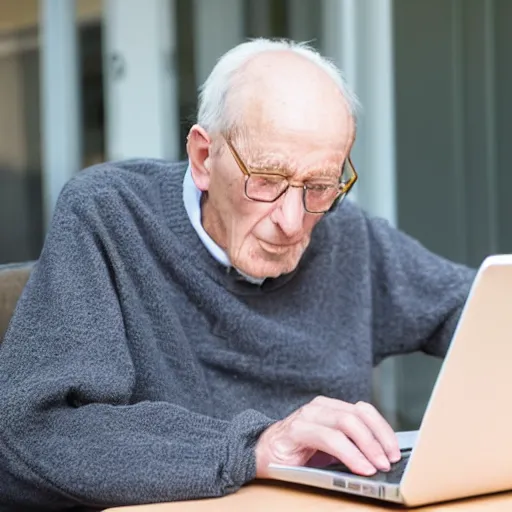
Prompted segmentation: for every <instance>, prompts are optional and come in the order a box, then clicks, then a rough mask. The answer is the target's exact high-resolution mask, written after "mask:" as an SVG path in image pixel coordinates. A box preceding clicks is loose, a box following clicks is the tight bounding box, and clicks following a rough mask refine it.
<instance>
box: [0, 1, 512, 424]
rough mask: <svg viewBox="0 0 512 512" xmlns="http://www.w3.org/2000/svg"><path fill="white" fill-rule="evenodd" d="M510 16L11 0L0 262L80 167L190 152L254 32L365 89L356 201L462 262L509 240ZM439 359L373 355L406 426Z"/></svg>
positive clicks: (414, 8) (381, 394)
mask: <svg viewBox="0 0 512 512" xmlns="http://www.w3.org/2000/svg"><path fill="white" fill-rule="evenodd" d="M511 22H512V1H511V0H0V263H7V262H17V261H25V260H33V259H37V258H38V255H39V252H40V250H41V247H42V244H43V241H44V236H45V230H46V226H47V224H48V220H49V219H50V218H51V214H52V210H53V207H54V204H55V201H56V198H57V197H58V194H59V192H60V190H61V188H62V186H63V185H64V183H65V182H66V181H67V180H68V179H69V178H70V177H71V176H73V174H75V173H76V172H78V171H79V170H80V169H82V168H84V167H86V166H89V165H91V164H94V163H97V162H101V161H105V160H112V159H119V158H130V157H139V156H148V157H150V156H152V157H158V158H165V159H170V160H177V159H180V158H184V156H185V136H186V132H187V131H188V128H189V127H190V125H191V123H192V122H193V121H194V115H195V111H196V92H197V87H198V86H199V85H200V84H201V83H202V81H203V80H204V79H205V78H206V76H207V74H208V73H209V71H210V69H211V68H212V66H213V65H214V63H215V61H216V59H217V58H218V57H219V56H220V55H221V54H222V53H223V52H224V51H226V50H228V49H229V48H230V47H232V46H233V45H235V44H237V43H238V42H241V41H243V40H244V39H246V38H249V37H258V36H265V37H287V38H292V39H296V40H301V41H310V42H311V44H312V45H314V46H315V47H317V48H318V49H320V50H321V51H322V52H323V53H324V54H325V55H327V56H328V57H330V58H332V59H333V60H334V61H335V62H336V63H337V64H338V65H339V66H340V67H341V69H342V71H343V72H344V74H345V76H346V78H347V80H348V81H349V83H350V84H351V86H352V87H353V89H354V90H355V91H356V93H357V94H358V96H359V98H360V100H361V103H362V107H363V110H362V112H361V114H360V118H359V132H358V139H357V142H356V147H355V149H354V153H353V160H354V163H355V165H356V168H357V169H358V171H359V174H360V181H359V182H358V184H357V186H356V190H355V192H354V194H353V198H354V200H356V201H358V202H359V203H360V204H361V205H362V206H363V207H364V208H366V209H367V210H368V211H370V213H372V214H376V215H380V216H383V217H386V218H387V219H389V221H390V222H392V223H393V224H395V225H397V226H398V227H399V228H401V229H403V230H405V231H406V232H407V233H409V234H411V235H413V236H414V237H416V238H418V239H419V240H420V241H421V242H422V243H423V244H425V245H426V246H427V247H428V248H429V249H431V250H433V251H435V252H437V253H440V254H442V255H443V256H446V257H448V258H451V259H452V260H455V261H459V262H463V263H467V264H470V265H473V266H477V265H478V264H479V263H480V262H481V260H482V259H483V258H484V257H485V256H486V255H487V254H489V253H496V252H512V228H511V225H510V219H512V201H511V200H510V199H509V194H510V192H511V191H512V173H511V172H510V171H511V168H512V144H511V143H510V137H511V135H512V116H511V113H512V94H511V92H510V91H512V59H511V58H510V52H511V48H512V32H511V31H510V26H511ZM482 343H485V340H482ZM439 365H440V363H439V361H436V360H433V359H431V358H429V357H427V356H422V355H412V356H407V357H400V358H396V359H392V360H389V361H386V362H385V363H384V364H383V365H382V366H381V367H380V368H379V369H377V371H376V374H375V400H376V402H377V403H378V405H379V407H380V408H381V409H382V410H383V412H384V413H385V415H386V417H387V418H388V419H389V420H390V421H391V423H392V424H393V425H394V426H395V427H396V428H402V429H407V428H416V427H417V426H418V424H419V422H420V421H421V417H422V415H423V412H424V408H425V405H426V403H427V400H428V397H429V395H430V392H431V389H432V385H433V383H434V380H435V377H436V375H437V372H438V371H439Z"/></svg>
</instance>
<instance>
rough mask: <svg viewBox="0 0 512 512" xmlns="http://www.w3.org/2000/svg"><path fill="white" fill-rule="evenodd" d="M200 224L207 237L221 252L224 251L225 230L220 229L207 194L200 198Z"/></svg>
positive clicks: (204, 193)
mask: <svg viewBox="0 0 512 512" xmlns="http://www.w3.org/2000/svg"><path fill="white" fill-rule="evenodd" d="M201 224H202V225H203V228H204V230H205V231H206V233H208V236H209V237H210V238H211V239H212V240H213V241H214V242H215V243H216V244H217V245H218V246H219V247H220V248H221V249H222V250H223V251H226V248H227V244H226V243H225V240H226V230H225V229H223V228H222V223H221V221H220V218H219V215H218V214H217V212H216V211H215V210H214V208H213V207H212V205H211V203H210V201H209V198H208V193H207V192H203V194H202V196H201Z"/></svg>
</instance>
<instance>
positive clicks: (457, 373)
mask: <svg viewBox="0 0 512 512" xmlns="http://www.w3.org/2000/svg"><path fill="white" fill-rule="evenodd" d="M398 439H399V443H400V444H401V450H402V459H401V460H400V461H399V462H398V463H396V464H395V465H393V466H392V469H391V471H390V472H388V473H385V472H378V473H377V474H375V475H372V476H370V477H364V476H358V475H355V474H353V473H351V472H350V471H349V470H348V468H346V467H344V466H343V465H341V464H338V465H331V466H327V467H325V468H321V469H318V468H310V467H290V466H283V465H278V464H272V465H271V466H270V474H271V477H272V478H275V479H277V480H284V481H288V482H294V483H298V484H304V485H310V486H315V487H320V488H324V489H329V490H333V491H339V492H342V493H349V494H353V495H361V496H365V497H368V498H372V499H375V500H382V501H388V502H394V503H400V504H403V505H405V506H420V505H426V504H431V503H437V502H443V501H448V500H453V499H459V498H466V497H470V496H478V495H483V494H490V493H495V492H499V491H506V490H512V255H496V256H490V257H488V258H487V259H486V260H485V261H484V262H483V263H482V265H481V267H480V268H479V270H478V273H477V275H476V277H475V280H474V282H473V285H472V287H471V290H470V293H469V295H468V298H467V300H466V303H465V305H464V309H463V312H462V315H461V317H460V319H459V322H458V325H457V328H456V330H455V333H454V335H453V339H452V342H451V345H450V348H449V350H448V353H447V355H446V357H445V359H444V361H443V365H442V367H441V371H440V372H439V375H438V378H437V381H436V384H435V386H434V389H433V392H432V395H431V397H430V400H429V402H428V405H427V408H426V411H425V414H424V416H423V420H422V422H421V425H420V428H419V430H418V431H417V432H406V433H399V434H398Z"/></svg>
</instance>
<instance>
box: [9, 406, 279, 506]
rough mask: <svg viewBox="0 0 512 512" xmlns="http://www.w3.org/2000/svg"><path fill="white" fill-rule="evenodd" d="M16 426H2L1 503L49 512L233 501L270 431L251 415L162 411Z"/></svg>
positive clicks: (118, 409) (107, 410)
mask: <svg viewBox="0 0 512 512" xmlns="http://www.w3.org/2000/svg"><path fill="white" fill-rule="evenodd" d="M18 421H20V422H23V421H24V422H26V423H27V425H30V428H29V429H23V428H18V426H17V422H18ZM18 421H15V420H14V418H13V417H12V415H11V421H10V422H7V421H5V420H2V421H0V423H1V424H2V425H1V431H0V432H1V433H0V440H1V442H0V452H1V453H0V457H1V460H2V461H4V463H2V464H1V465H0V477H1V478H0V504H2V505H5V506H6V505H11V506H14V505H15V506H16V507H18V508H21V507H27V508H28V507H30V506H35V505H37V506H39V507H41V508H43V507H48V508H51V507H54V508H53V509H55V510H61V509H64V508H66V507H70V506H78V505H82V506H88V507H92V508H105V507H113V506H121V505H130V504H141V503H155V502H163V501H176V500H186V499H195V498H196V499H198V498H205V497H214V496H222V495H225V494H228V493H231V492H234V491H236V490H237V489H238V488H239V487H240V486H242V485H243V484H244V483H246V482H248V481H250V480H252V479H253V478H254V477H255V458H254V446H255V444H256V441H257V438H258V437H259V434H260V433H261V431H262V430H264V429H265V428H266V427H267V426H268V425H269V424H270V423H271V421H270V420H269V419H268V418H266V417H264V416H263V415H261V414H259V413H257V412H255V411H246V412H244V413H242V414H240V415H238V416H236V417H235V418H234V419H233V420H232V421H229V422H227V421H221V420H217V419H212V418H208V417H206V416H202V415H199V414H194V413H191V412H189V411H186V410H185V409H182V408H179V407H176V406H173V405H171V404H168V403H162V402H154V403H149V402H146V403H141V404H137V405H133V406H107V405H88V406H84V407H80V408H78V409H73V408H70V409H69V410H66V409H62V408H59V410H57V409H56V410H54V411H47V412H46V413H45V414H44V415H42V416H39V417H32V418H23V417H21V415H18ZM46 425H48V427H47V428H45V426H46ZM56 425H58V428H57V426H56Z"/></svg>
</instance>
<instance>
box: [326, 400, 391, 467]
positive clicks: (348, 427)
mask: <svg viewBox="0 0 512 512" xmlns="http://www.w3.org/2000/svg"><path fill="white" fill-rule="evenodd" d="M331 410H332V409H331ZM334 414H335V415H336V419H337V424H336V428H337V429H338V430H340V431H341V432H343V433H344V434H345V435H346V436H347V437H348V438H349V439H350V440H351V441H352V442H353V443H354V444H355V445H356V446H357V447H358V449H359V450H360V451H361V453H362V454H363V455H364V456H365V457H366V458H367V459H368V460H369V461H370V463H371V464H372V465H373V466H375V467H376V468H378V469H380V470H382V471H389V469H390V467H391V466H390V463H389V459H388V457H387V455H386V453H385V452H384V449H383V448H382V446H381V444H380V443H379V441H377V439H376V438H375V437H374V435H373V433H372V431H371V430H370V429H369V428H368V426H367V425H366V424H365V423H364V422H363V421H362V420H361V419H360V418H359V417H358V416H357V415H356V414H354V413H346V412H335V413H334Z"/></svg>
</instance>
